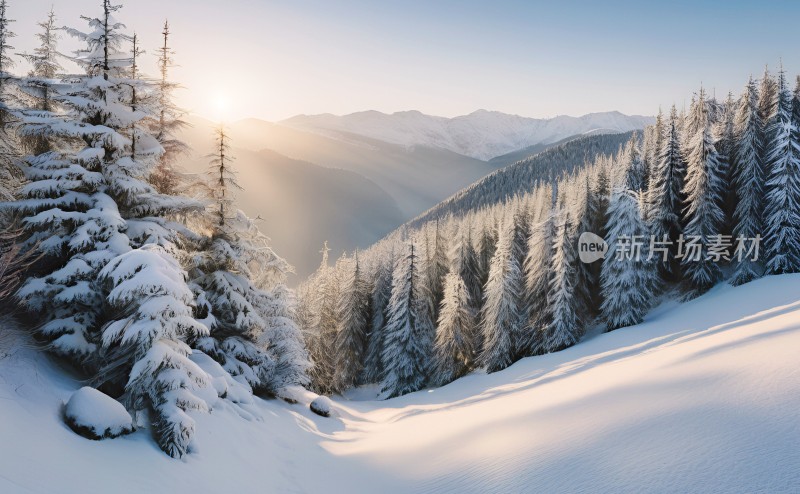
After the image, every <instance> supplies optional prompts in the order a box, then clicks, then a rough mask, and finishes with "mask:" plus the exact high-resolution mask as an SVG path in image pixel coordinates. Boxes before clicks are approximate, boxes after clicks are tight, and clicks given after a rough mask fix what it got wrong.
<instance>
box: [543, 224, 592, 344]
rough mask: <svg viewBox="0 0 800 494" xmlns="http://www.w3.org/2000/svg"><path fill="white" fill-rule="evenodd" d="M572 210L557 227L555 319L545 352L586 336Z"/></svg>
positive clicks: (553, 281) (553, 289)
mask: <svg viewBox="0 0 800 494" xmlns="http://www.w3.org/2000/svg"><path fill="white" fill-rule="evenodd" d="M571 228H572V227H571V226H570V220H569V213H565V214H564V215H563V216H562V218H561V219H560V221H559V224H558V225H557V226H556V229H557V232H556V236H555V238H554V239H553V240H554V242H553V254H554V255H553V259H552V273H553V277H552V278H551V280H550V294H551V295H550V313H551V314H552V319H551V320H550V324H549V325H548V326H547V330H546V333H545V347H544V348H545V351H547V352H557V351H559V350H563V349H564V348H567V347H570V346H572V345H574V344H575V343H577V342H578V340H579V339H580V338H581V336H583V322H582V321H581V314H580V312H581V311H580V307H579V305H580V301H579V300H578V296H577V293H576V286H575V284H576V281H577V280H576V276H577V273H576V270H575V263H576V252H575V243H574V242H573V240H574V239H573V235H572V233H571V231H570V230H571Z"/></svg>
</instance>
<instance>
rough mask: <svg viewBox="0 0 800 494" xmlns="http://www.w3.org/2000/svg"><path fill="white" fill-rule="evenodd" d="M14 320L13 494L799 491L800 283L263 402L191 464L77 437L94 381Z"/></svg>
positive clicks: (2, 459) (234, 417) (7, 487)
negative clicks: (434, 371)
mask: <svg viewBox="0 0 800 494" xmlns="http://www.w3.org/2000/svg"><path fill="white" fill-rule="evenodd" d="M8 326H9V325H8V324H6V325H5V328H4V330H3V331H2V332H0V492H3V493H16V492H61V493H72V492H87V493H88V492H98V493H99V492H103V493H105V492H235V491H237V490H242V491H245V492H326V493H333V492H415V491H419V492H459V493H460V492H612V491H613V492H642V491H649V492H667V491H668V492H770V493H772V492H794V493H797V492H800V446H799V445H800V359H799V358H798V357H800V275H790V276H781V277H773V278H769V279H764V280H759V281H756V282H753V283H751V284H749V285H746V286H743V287H739V288H732V287H729V286H720V287H718V288H716V289H715V290H713V291H712V292H711V293H709V294H708V295H706V296H704V297H702V298H700V299H697V300H694V301H692V302H689V303H686V304H681V305H678V304H675V303H668V304H665V305H663V306H662V307H660V308H658V309H656V310H655V311H653V313H652V314H651V315H650V317H649V318H648V320H647V321H646V322H645V323H644V324H642V325H639V326H636V327H632V328H627V329H621V330H618V331H615V332H613V333H611V334H607V335H602V336H598V337H595V338H592V339H591V340H589V341H586V342H583V343H581V344H580V345H578V346H576V347H573V348H570V349H568V350H565V351H563V352H560V353H557V354H552V355H547V356H544V357H534V358H529V359H525V360H523V361H521V362H518V363H517V364H515V365H514V366H512V367H511V368H509V369H507V370H505V371H503V372H498V373H496V374H492V375H484V374H474V375H471V376H468V377H466V378H464V379H461V380H459V381H458V382H456V383H453V384H451V385H449V386H446V387H444V388H441V389H436V390H430V391H423V392H419V393H414V394H411V395H408V396H405V397H401V398H398V399H394V400H390V401H386V402H376V401H355V400H352V401H347V400H345V399H343V398H337V399H335V400H334V403H335V407H336V408H337V409H338V411H339V417H338V418H322V417H319V416H316V415H314V414H312V413H311V412H310V411H308V409H307V407H304V406H301V405H299V404H298V405H289V404H286V403H283V402H278V401H260V400H259V401H257V403H256V405H255V407H254V408H251V409H250V411H249V412H246V411H244V410H237V409H235V408H233V407H227V408H226V409H220V410H215V411H214V412H212V413H211V414H209V415H197V419H198V426H199V433H198V438H197V441H196V443H197V444H196V450H195V452H194V454H192V455H190V456H189V457H188V459H187V460H185V461H178V460H172V459H170V458H168V457H166V456H165V455H164V454H163V453H161V452H160V451H159V450H158V448H157V447H156V446H155V443H154V442H153V441H152V440H151V439H150V438H149V437H147V432H146V431H141V430H140V431H138V432H137V433H135V434H132V435H129V436H125V437H121V438H118V439H114V440H107V441H102V442H93V441H89V440H86V439H83V438H81V437H79V436H77V435H75V434H74V433H73V432H72V431H70V430H69V428H67V427H66V426H65V425H63V423H62V422H61V420H60V418H59V414H60V408H61V404H62V402H64V401H66V400H67V399H68V397H69V396H70V394H71V393H72V392H73V391H75V390H76V389H78V388H80V387H81V386H82V385H83V383H81V382H78V381H76V380H75V379H73V378H70V377H69V376H66V375H65V374H63V372H62V371H60V370H58V369H56V368H55V367H54V366H53V365H52V364H51V363H50V362H49V361H48V360H47V359H45V358H43V357H42V356H41V355H40V354H38V353H37V352H36V351H35V350H34V349H32V348H30V347H29V346H27V345H26V344H25V339H24V337H23V336H21V335H20V334H19V333H17V332H14V331H13V330H11V329H10V328H9V327H8ZM367 392H368V390H361V392H360V394H361V395H362V396H363V395H365V394H367ZM356 394H358V393H356ZM237 412H241V413H237Z"/></svg>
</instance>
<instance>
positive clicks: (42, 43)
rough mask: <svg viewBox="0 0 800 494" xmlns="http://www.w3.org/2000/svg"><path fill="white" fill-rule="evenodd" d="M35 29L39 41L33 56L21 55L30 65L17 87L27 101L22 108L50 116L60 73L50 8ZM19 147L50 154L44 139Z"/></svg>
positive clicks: (28, 140) (35, 136)
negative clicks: (55, 86)
mask: <svg viewBox="0 0 800 494" xmlns="http://www.w3.org/2000/svg"><path fill="white" fill-rule="evenodd" d="M38 25H39V27H40V28H41V31H40V32H39V33H37V35H36V37H37V38H38V39H39V46H38V47H37V48H35V49H34V50H33V53H23V54H21V56H22V57H23V58H24V59H25V60H27V61H28V63H30V64H31V67H32V69H31V72H30V73H29V74H28V76H27V77H25V78H22V79H21V80H20V84H19V87H20V89H21V91H22V93H23V94H24V95H25V97H27V98H29V99H30V101H28V102H26V104H25V106H27V107H28V108H31V109H34V110H40V111H44V112H50V111H54V110H55V102H54V100H53V96H52V95H53V91H54V88H53V86H54V85H55V84H57V83H58V81H56V76H57V75H58V74H59V73H61V72H63V70H64V68H63V67H62V66H61V64H60V63H59V60H58V57H59V56H60V55H59V53H58V40H59V38H60V36H59V34H58V27H57V26H56V15H55V12H54V11H53V9H52V8H51V9H50V12H49V13H48V14H47V20H46V21H44V22H40V23H39V24H38ZM22 143H23V145H24V147H25V149H26V150H27V151H28V152H29V153H30V154H33V155H37V154H41V153H44V152H46V151H49V150H50V145H49V141H48V139H47V136H46V135H42V134H33V135H30V136H28V137H27V138H26V139H23V142H22Z"/></svg>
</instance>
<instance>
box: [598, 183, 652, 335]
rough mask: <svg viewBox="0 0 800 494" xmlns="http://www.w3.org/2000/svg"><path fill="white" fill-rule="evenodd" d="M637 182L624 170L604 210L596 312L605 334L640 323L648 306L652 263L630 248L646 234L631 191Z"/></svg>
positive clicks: (636, 196)
mask: <svg viewBox="0 0 800 494" xmlns="http://www.w3.org/2000/svg"><path fill="white" fill-rule="evenodd" d="M638 180H639V178H638V177H637V176H636V172H635V171H631V170H630V169H629V170H626V171H625V180H624V181H623V182H621V183H618V184H616V185H615V186H614V193H613V194H612V196H611V202H610V204H609V207H608V223H607V225H606V230H607V232H608V233H607V235H606V242H607V243H608V251H607V252H606V256H605V258H604V259H603V265H602V268H601V273H600V283H601V288H602V291H603V303H602V305H601V307H600V311H601V315H602V317H603V319H604V320H605V322H606V327H607V330H608V331H611V330H614V329H617V328H621V327H623V326H631V325H634V324H638V323H640V322H642V319H643V318H644V316H645V314H646V313H647V311H648V310H649V308H650V304H651V303H652V293H651V286H652V280H651V278H650V276H651V273H649V270H650V269H651V268H652V263H651V262H649V261H648V260H647V250H646V249H644V248H642V249H641V251H640V252H639V253H638V255H637V252H636V251H635V249H634V248H633V246H634V239H638V241H640V242H642V241H644V239H646V238H647V236H648V233H649V232H648V228H647V224H646V222H645V221H644V218H643V215H642V211H641V204H640V197H639V196H640V193H638V192H636V191H635V190H633V187H635V186H636V184H637V183H638ZM620 249H624V250H620Z"/></svg>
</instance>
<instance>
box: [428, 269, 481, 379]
mask: <svg viewBox="0 0 800 494" xmlns="http://www.w3.org/2000/svg"><path fill="white" fill-rule="evenodd" d="M474 343H475V337H474V313H473V311H472V307H471V304H470V300H469V293H468V291H467V286H466V284H465V283H464V280H463V279H462V278H461V275H460V274H459V273H458V272H457V271H450V272H449V273H447V275H446V276H445V284H444V298H443V299H442V306H441V311H440V312H439V321H438V324H437V327H436V340H435V342H434V359H435V364H434V368H433V372H432V376H433V379H432V380H433V381H434V382H435V383H437V384H439V385H444V384H447V383H449V382H452V381H454V380H456V379H458V378H459V377H462V376H464V375H465V374H466V373H467V372H469V371H470V370H471V369H472V367H473V366H474V363H475V362H474V361H475V349H474V346H473V345H474Z"/></svg>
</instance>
